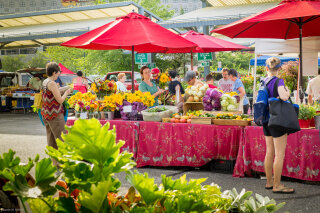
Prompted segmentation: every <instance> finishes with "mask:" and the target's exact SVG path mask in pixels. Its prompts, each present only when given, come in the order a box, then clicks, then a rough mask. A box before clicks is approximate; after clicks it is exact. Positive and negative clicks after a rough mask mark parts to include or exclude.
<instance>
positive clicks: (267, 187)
mask: <svg viewBox="0 0 320 213" xmlns="http://www.w3.org/2000/svg"><path fill="white" fill-rule="evenodd" d="M264 188H265V189H267V190H270V189H273V186H266V187H264Z"/></svg>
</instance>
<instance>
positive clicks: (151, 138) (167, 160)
mask: <svg viewBox="0 0 320 213" xmlns="http://www.w3.org/2000/svg"><path fill="white" fill-rule="evenodd" d="M242 133H243V127H238V126H215V125H202V124H183V123H182V124H181V123H176V124H175V123H159V122H140V134H139V143H138V152H137V159H136V162H137V167H142V166H147V165H149V166H193V167H198V166H202V165H204V164H206V163H208V162H209V161H210V160H212V159H221V160H235V159H236V158H237V153H238V148H239V143H240V139H241V137H242Z"/></svg>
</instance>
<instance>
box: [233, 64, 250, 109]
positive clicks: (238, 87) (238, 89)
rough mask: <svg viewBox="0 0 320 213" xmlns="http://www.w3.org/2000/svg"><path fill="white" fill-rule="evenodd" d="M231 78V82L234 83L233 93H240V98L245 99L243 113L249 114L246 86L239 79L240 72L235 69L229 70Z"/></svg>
mask: <svg viewBox="0 0 320 213" xmlns="http://www.w3.org/2000/svg"><path fill="white" fill-rule="evenodd" d="M229 78H230V80H231V81H233V82H234V84H233V91H234V92H236V93H238V95H239V96H240V98H243V113H244V114H248V110H249V101H248V98H247V96H246V90H245V88H244V85H243V83H242V82H241V80H240V79H239V78H238V72H237V71H236V70H235V69H230V70H229Z"/></svg>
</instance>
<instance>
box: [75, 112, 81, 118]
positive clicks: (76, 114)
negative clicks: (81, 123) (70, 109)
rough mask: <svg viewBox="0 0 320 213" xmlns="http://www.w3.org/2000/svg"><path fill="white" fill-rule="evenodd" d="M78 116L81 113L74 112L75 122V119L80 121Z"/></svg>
mask: <svg viewBox="0 0 320 213" xmlns="http://www.w3.org/2000/svg"><path fill="white" fill-rule="evenodd" d="M80 114H81V113H80V112H78V111H75V112H74V116H75V118H76V120H77V119H80Z"/></svg>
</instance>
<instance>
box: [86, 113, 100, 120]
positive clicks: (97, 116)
mask: <svg viewBox="0 0 320 213" xmlns="http://www.w3.org/2000/svg"><path fill="white" fill-rule="evenodd" d="M92 118H95V119H99V113H98V112H89V114H88V119H92Z"/></svg>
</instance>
